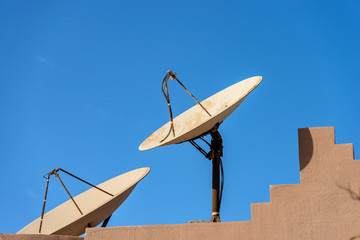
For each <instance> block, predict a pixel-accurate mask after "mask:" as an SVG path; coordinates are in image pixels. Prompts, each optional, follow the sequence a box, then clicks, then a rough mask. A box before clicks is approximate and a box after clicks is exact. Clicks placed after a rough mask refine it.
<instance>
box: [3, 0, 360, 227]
mask: <svg viewBox="0 0 360 240" xmlns="http://www.w3.org/2000/svg"><path fill="white" fill-rule="evenodd" d="M359 9H360V2H359V1H357V0H349V1H131V2H130V1H106V2H104V1H80V0H78V1H16V0H14V1H4V0H3V1H0V32H1V37H0V66H1V68H0V69H1V71H0V146H1V147H0V161H1V174H0V183H1V195H2V197H1V199H0V203H1V204H0V212H1V216H0V232H1V233H15V232H17V231H18V230H20V229H21V228H23V227H24V226H25V225H27V224H28V223H30V222H31V221H32V220H34V219H35V218H37V217H39V216H40V214H41V207H42V202H43V197H44V191H45V183H46V182H45V180H44V179H43V178H42V176H43V175H44V174H45V173H47V172H49V171H50V170H51V169H54V168H59V167H60V168H63V169H65V170H67V171H69V172H71V173H73V174H75V175H77V176H79V177H81V178H84V179H85V180H87V181H89V182H91V183H93V184H99V183H101V182H103V181H105V180H107V179H110V178H112V177H115V176H117V175H119V174H122V173H125V172H127V171H130V170H133V169H136V168H139V167H145V166H147V167H150V168H151V169H152V171H151V172H150V174H149V175H148V176H147V177H146V178H145V179H144V180H143V181H141V182H140V183H139V184H138V186H137V188H136V189H135V191H134V192H133V193H132V194H131V195H130V197H129V198H128V199H127V200H126V201H125V202H124V204H123V205H122V206H121V207H120V208H119V209H118V210H117V211H116V212H115V214H114V215H113V217H112V219H111V220H110V222H109V225H108V226H127V225H150V224H177V223H187V222H188V221H190V220H209V218H210V211H211V164H210V162H209V161H208V160H206V159H205V158H204V157H203V156H202V155H201V154H200V153H199V152H197V150H196V149H194V148H193V147H192V146H191V145H190V144H189V143H183V144H179V145H172V146H167V147H161V148H157V149H153V150H149V151H144V152H140V151H139V150H138V146H139V145H140V144H141V142H142V141H143V140H144V139H145V138H147V137H148V136H149V135H150V134H151V133H152V132H153V131H155V130H157V129H158V128H159V127H160V126H162V125H163V124H164V123H166V122H167V121H168V119H169V116H168V109H167V105H166V101H165V99H164V97H163V95H162V93H161V81H162V78H163V77H164V75H165V73H166V71H167V70H169V69H172V70H173V71H174V72H176V73H178V75H177V76H178V78H179V79H180V80H181V81H182V82H183V83H184V84H185V86H186V87H188V88H189V90H190V91H191V92H192V93H193V94H194V95H195V96H196V97H197V98H198V99H199V100H203V99H205V98H207V97H209V96H211V95H212V94H214V93H216V92H218V91H220V90H222V89H224V88H226V87H228V86H230V85H232V84H234V83H236V82H238V81H240V80H243V79H245V78H248V77H252V76H257V75H261V76H263V78H264V79H263V81H262V83H261V84H260V85H259V86H258V88H257V89H255V91H254V92H252V93H251V94H250V95H249V96H248V98H247V99H246V100H245V101H244V102H243V104H242V105H241V106H240V107H239V108H238V109H237V110H236V111H235V112H234V113H233V114H232V115H231V116H230V117H229V118H228V119H227V120H226V121H225V122H224V123H223V124H222V125H221V127H220V133H221V134H222V136H223V139H224V157H223V162H224V168H225V188H224V194H223V202H222V209H221V210H222V212H221V219H222V221H245V220H250V219H251V213H250V204H251V203H252V202H267V201H269V185H274V184H291V183H299V170H298V169H299V164H298V145H297V141H298V139H297V129H298V128H304V127H318V126H334V127H335V133H336V142H337V143H354V150H355V158H356V159H359V155H360V138H359V133H360V124H359V122H360V112H359V110H360V98H359V89H360V73H359V66H360V45H359V42H360V31H359V25H360V15H359V14H358V12H359ZM169 88H170V94H171V102H172V106H173V111H174V115H175V116H176V115H179V114H180V113H181V112H183V111H185V110H186V109H188V108H189V107H191V106H192V105H194V102H193V100H192V99H191V98H190V97H189V96H188V95H187V93H186V92H185V91H183V89H182V88H181V87H180V86H179V85H177V84H176V83H175V82H170V83H169ZM62 178H63V180H64V182H65V184H66V185H67V186H68V188H69V190H70V192H71V193H72V194H73V195H76V194H79V193H81V192H82V191H84V190H86V189H87V186H86V185H84V184H81V183H78V182H77V181H75V180H73V179H71V178H68V177H67V176H66V175H62ZM66 200H68V196H67V194H66V192H65V191H64V190H63V189H62V188H61V185H60V184H59V183H58V182H57V180H56V179H52V180H51V182H50V190H49V195H48V202H47V210H50V209H52V208H54V207H55V206H57V205H59V204H61V203H62V202H64V201H66Z"/></svg>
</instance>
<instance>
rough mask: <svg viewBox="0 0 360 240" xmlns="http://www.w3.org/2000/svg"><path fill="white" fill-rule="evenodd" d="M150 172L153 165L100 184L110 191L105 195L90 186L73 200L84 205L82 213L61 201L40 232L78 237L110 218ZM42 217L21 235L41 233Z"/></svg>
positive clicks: (45, 216) (46, 216) (69, 202)
mask: <svg viewBox="0 0 360 240" xmlns="http://www.w3.org/2000/svg"><path fill="white" fill-rule="evenodd" d="M149 172H150V168H148V167H145V168H139V169H135V170H133V171H130V172H127V173H124V174H122V175H119V176H117V177H114V178H112V179H110V180H108V181H106V182H104V183H101V184H99V185H97V187H99V188H101V189H103V190H105V191H107V192H110V193H112V194H113V196H110V195H108V194H104V193H103V192H101V191H99V190H98V189H96V188H91V189H89V190H87V191H85V192H83V193H81V194H79V195H77V196H76V197H74V200H75V201H76V202H77V204H78V205H79V207H80V208H81V210H82V212H83V215H81V214H80V212H79V211H78V210H77V209H76V206H75V205H74V204H73V202H72V201H71V200H69V201H67V202H65V203H63V204H61V205H60V206H58V207H56V208H54V209H53V210H51V211H49V212H48V213H46V214H45V215H44V219H43V223H42V230H41V234H56V235H72V236H79V235H81V234H83V233H85V229H86V228H87V227H95V226H97V225H99V224H100V223H101V222H102V221H104V220H105V219H106V218H108V217H109V216H110V215H111V214H112V213H113V212H114V211H115V210H116V209H117V208H118V207H119V206H120V205H121V204H122V203H123V202H124V201H125V199H126V198H127V197H128V196H129V195H130V193H131V192H132V191H133V190H134V188H135V186H136V185H137V183H138V182H139V181H140V180H141V179H143V178H144V177H145V176H146V175H147V174H148V173H149ZM39 224H40V218H38V219H36V220H35V221H33V222H32V223H30V224H29V225H27V226H26V227H24V228H23V229H21V230H20V231H19V232H18V234H38V233H39Z"/></svg>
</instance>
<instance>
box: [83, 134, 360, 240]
mask: <svg viewBox="0 0 360 240" xmlns="http://www.w3.org/2000/svg"><path fill="white" fill-rule="evenodd" d="M299 159H300V178H301V183H300V184H289V185H274V186H271V187H270V202H267V203H254V204H252V205H251V214H252V220H251V221H246V222H227V223H193V224H178V225H156V226H132V227H113V228H89V229H87V231H86V233H85V240H110V239H124V240H153V239H156V240H162V239H164V240H165V239H166V240H168V239H171V240H201V239H206V240H211V239H214V240H215V239H216V240H218V239H249V240H250V239H254V240H255V239H256V240H258V239H267V240H272V239H274V240H279V239H291V240H296V239H316V240H321V239H326V240H329V239H334V240H339V239H351V238H352V237H354V236H356V235H359V234H360V195H359V194H360V193H358V192H357V191H358V190H359V189H360V161H354V151H353V145H352V144H339V145H336V144H335V134H334V128H333V127H322V128H304V129H299ZM359 239H360V238H359Z"/></svg>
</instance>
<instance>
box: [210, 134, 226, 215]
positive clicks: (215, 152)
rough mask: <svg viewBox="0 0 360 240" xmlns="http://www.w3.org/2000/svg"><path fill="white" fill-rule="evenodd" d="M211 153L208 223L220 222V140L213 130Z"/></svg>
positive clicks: (219, 136)
mask: <svg viewBox="0 0 360 240" xmlns="http://www.w3.org/2000/svg"><path fill="white" fill-rule="evenodd" d="M210 134H211V137H212V139H211V152H210V154H211V155H210V156H209V157H211V159H212V209H211V219H210V222H221V221H220V199H219V198H220V162H221V157H222V148H223V146H222V138H221V135H220V133H219V132H218V131H217V128H215V129H214V130H213V131H212V132H211V133H210Z"/></svg>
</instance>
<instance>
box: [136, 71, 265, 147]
mask: <svg viewBox="0 0 360 240" xmlns="http://www.w3.org/2000/svg"><path fill="white" fill-rule="evenodd" d="M261 80H262V77H261V76H256V77H251V78H248V79H245V80H243V81H240V82H238V83H236V84H234V85H232V86H230V87H228V88H226V89H224V90H222V91H220V92H218V93H216V94H214V95H212V96H211V97H209V98H207V99H205V100H204V101H202V102H201V105H202V106H204V108H205V109H206V110H207V111H208V112H209V113H210V114H211V116H210V115H209V114H207V113H206V112H205V111H204V110H203V109H202V108H201V106H199V104H196V105H195V106H193V107H192V108H190V109H189V110H187V111H185V112H184V113H182V114H180V115H179V116H178V117H176V118H174V120H173V123H174V128H175V132H176V134H175V136H173V135H172V134H170V135H169V136H168V137H167V138H166V139H165V140H163V141H162V139H164V136H166V135H167V132H168V131H169V128H170V124H171V123H170V122H168V123H166V124H165V125H164V126H162V127H161V128H159V129H158V130H157V131H156V132H154V133H153V134H152V135H150V136H149V137H148V138H147V139H146V140H145V141H144V142H143V143H142V144H141V145H140V146H139V150H141V151H144V150H148V149H152V148H156V147H160V146H166V145H171V144H175V143H181V142H185V141H188V140H191V139H194V138H197V137H199V136H201V135H203V134H204V133H207V132H209V131H210V130H211V129H213V128H214V127H215V126H216V124H218V123H222V122H223V121H224V120H225V118H227V117H228V116H229V115H230V114H231V113H232V112H233V111H234V110H235V109H236V108H237V107H238V106H239V105H240V104H241V103H242V102H243V101H244V99H245V98H246V97H247V96H248V94H249V93H250V92H251V91H252V90H254V89H255V88H256V87H257V86H258V85H259V83H260V82H261Z"/></svg>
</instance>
